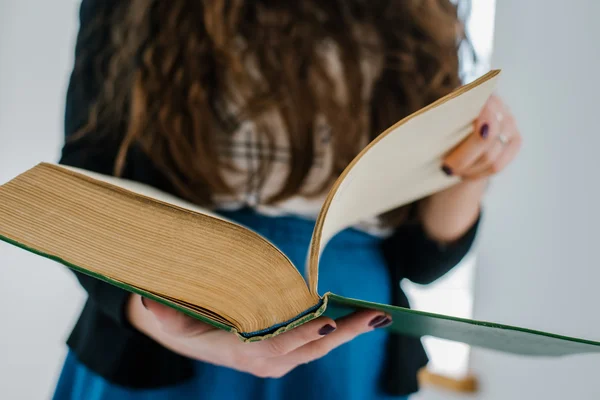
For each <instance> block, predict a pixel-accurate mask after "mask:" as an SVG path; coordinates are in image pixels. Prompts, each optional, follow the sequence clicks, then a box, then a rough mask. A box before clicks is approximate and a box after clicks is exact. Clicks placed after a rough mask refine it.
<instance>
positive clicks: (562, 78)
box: [472, 0, 600, 400]
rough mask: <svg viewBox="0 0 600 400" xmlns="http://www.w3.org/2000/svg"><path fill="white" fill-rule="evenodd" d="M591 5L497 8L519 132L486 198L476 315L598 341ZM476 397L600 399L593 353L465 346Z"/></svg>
mask: <svg viewBox="0 0 600 400" xmlns="http://www.w3.org/2000/svg"><path fill="white" fill-rule="evenodd" d="M598 15H600V2H598V1H597V0H575V1H561V0H527V1H523V0H501V1H498V2H497V9H496V29H495V48H494V58H493V65H494V66H495V67H499V68H502V69H503V76H502V79H501V83H500V90H499V92H500V94H501V95H502V96H503V97H504V98H505V99H506V101H508V103H509V104H510V106H511V108H512V110H513V112H514V114H515V115H516V117H517V119H518V121H519V123H520V126H521V129H522V133H523V135H524V137H525V142H524V149H523V151H522V153H521V155H520V157H519V159H518V160H517V162H515V163H514V165H513V166H512V167H511V168H510V169H509V170H508V171H506V173H504V174H503V175H502V176H501V177H500V178H499V179H497V180H496V182H495V184H494V185H493V187H492V190H491V191H490V196H489V198H488V201H487V207H486V209H487V213H486V218H485V221H484V224H483V230H482V235H481V236H480V242H479V252H478V269H477V279H476V295H475V317H476V318H478V319H486V320H494V321H501V322H504V323H509V324H517V325H524V326H529V327H532V328H535V329H542V330H550V331H554V332H558V333H562V334H567V335H574V336H582V337H587V338H590V339H595V340H600V313H599V312H598V305H600V291H599V290H598V284H599V283H598V282H600V262H599V261H598V253H597V252H598V247H597V241H598V227H599V226H600V209H599V207H598V205H599V204H600V179H599V178H598V172H599V171H600V168H599V164H598V154H599V152H598V149H599V148H600V129H599V125H598V116H599V113H598V106H599V105H600V97H599V95H600V75H598V66H599V65H600V24H598V21H597V18H598ZM472 369H473V370H474V372H475V373H476V374H478V375H479V376H480V379H481V383H482V393H481V394H480V396H478V398H480V399H485V400H505V399H556V400H559V399H585V400H587V399H599V398H600V379H598V372H599V371H600V356H598V355H595V356H577V357H571V358H566V359H559V360H533V359H524V358H519V357H511V356H507V355H499V354H494V353H492V352H488V351H481V350H473V351H472Z"/></svg>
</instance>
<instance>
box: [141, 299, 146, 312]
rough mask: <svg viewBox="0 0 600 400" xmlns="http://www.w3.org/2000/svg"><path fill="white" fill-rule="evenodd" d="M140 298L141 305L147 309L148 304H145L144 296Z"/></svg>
mask: <svg viewBox="0 0 600 400" xmlns="http://www.w3.org/2000/svg"><path fill="white" fill-rule="evenodd" d="M141 299H142V305H143V306H144V308H145V309H146V310H147V309H148V305H147V304H146V298H145V297H144V296H142V297H141Z"/></svg>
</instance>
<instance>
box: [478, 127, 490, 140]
mask: <svg viewBox="0 0 600 400" xmlns="http://www.w3.org/2000/svg"><path fill="white" fill-rule="evenodd" d="M479 134H480V135H481V137H482V138H484V139H487V137H488V135H489V134H490V126H489V125H488V124H483V125H481V129H479Z"/></svg>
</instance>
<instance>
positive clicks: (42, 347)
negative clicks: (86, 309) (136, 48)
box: [0, 0, 83, 400]
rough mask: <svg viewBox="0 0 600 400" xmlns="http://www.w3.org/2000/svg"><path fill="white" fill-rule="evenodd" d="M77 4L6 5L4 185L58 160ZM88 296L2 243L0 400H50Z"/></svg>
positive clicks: (1, 96)
mask: <svg viewBox="0 0 600 400" xmlns="http://www.w3.org/2000/svg"><path fill="white" fill-rule="evenodd" d="M77 3H78V2H77V1H75V0H59V1H48V0H0V182H2V183H3V182H5V181H7V180H8V179H10V178H12V177H13V176H14V175H16V174H17V173H19V172H21V171H23V170H25V169H27V168H28V167H30V166H33V165H34V164H35V163H37V162H39V161H42V160H45V161H56V159H57V157H58V152H59V149H60V145H61V132H62V115H63V104H64V91H65V86H66V82H67V78H68V73H69V69H70V67H71V63H72V52H73V40H74V34H75V32H76V29H77ZM82 299H83V293H82V291H81V290H80V289H79V287H78V286H77V284H76V282H75V280H74V278H73V277H72V274H70V273H68V272H67V271H66V269H65V268H63V267H60V266H59V265H57V264H55V263H52V262H50V261H45V260H43V259H42V258H39V257H36V256H33V255H30V254H28V253H26V252H24V251H21V250H18V249H16V248H13V247H11V246H8V245H6V244H3V243H2V244H0V327H1V328H0V399H7V400H8V399H10V400H13V399H14V400H21V399H24V400H33V399H36V400H37V399H44V398H48V397H49V395H50V392H49V391H50V390H51V388H52V386H53V384H54V381H55V379H56V373H57V371H58V368H59V365H60V364H61V362H62V358H63V356H64V354H65V350H66V347H65V345H64V340H65V337H66V335H67V333H68V332H69V330H70V328H71V326H72V324H73V322H74V319H75V317H76V315H77V313H78V311H79V308H80V305H81V301H82Z"/></svg>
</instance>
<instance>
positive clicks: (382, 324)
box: [373, 318, 392, 329]
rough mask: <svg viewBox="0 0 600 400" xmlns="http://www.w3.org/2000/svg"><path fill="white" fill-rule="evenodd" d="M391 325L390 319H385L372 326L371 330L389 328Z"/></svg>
mask: <svg viewBox="0 0 600 400" xmlns="http://www.w3.org/2000/svg"><path fill="white" fill-rule="evenodd" d="M391 324H392V319H391V318H385V319H384V320H383V321H381V322H380V323H378V324H376V325H374V326H373V328H375V329H379V328H385V327H386V326H390V325H391Z"/></svg>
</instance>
